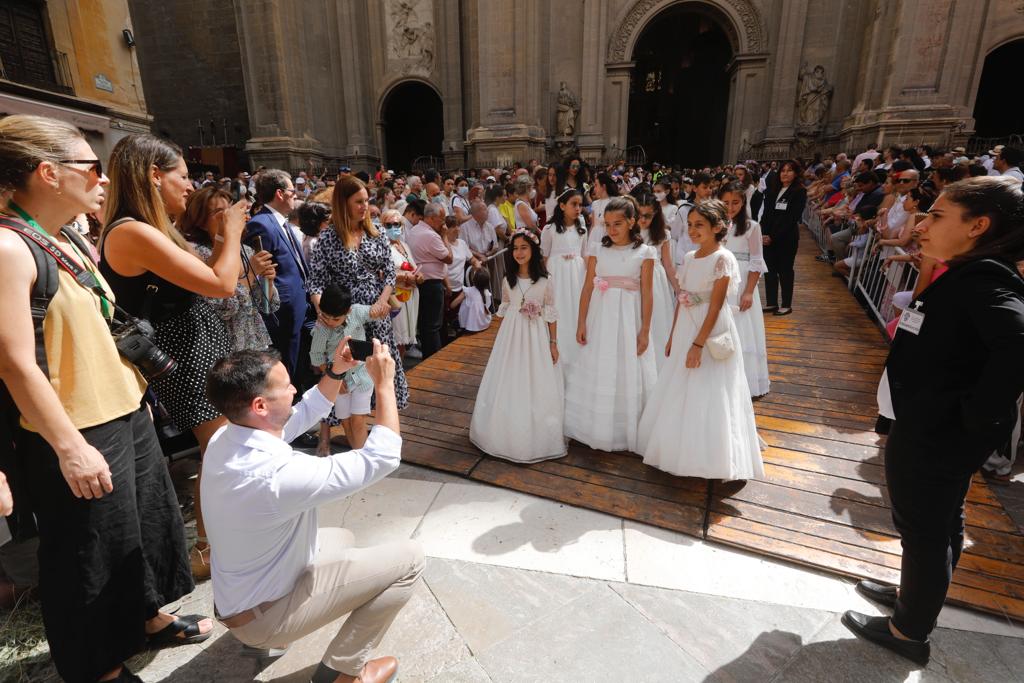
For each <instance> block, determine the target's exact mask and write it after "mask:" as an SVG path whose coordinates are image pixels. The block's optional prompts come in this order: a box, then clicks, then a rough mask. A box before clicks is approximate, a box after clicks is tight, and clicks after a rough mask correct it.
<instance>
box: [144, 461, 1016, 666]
mask: <svg viewBox="0 0 1024 683" xmlns="http://www.w3.org/2000/svg"><path fill="white" fill-rule="evenodd" d="M320 522H321V524H322V525H325V526H326V525H338V526H345V527H347V528H349V529H351V530H352V531H353V532H354V533H355V534H356V539H357V543H358V544H359V545H369V544H373V543H378V542H382V541H387V540H393V539H398V538H405V537H409V536H413V537H415V538H418V539H419V540H420V541H421V542H422V543H423V544H424V547H425V548H426V551H427V555H428V556H429V560H428V564H427V570H426V572H425V575H424V580H423V581H422V582H420V584H419V585H418V586H417V588H416V591H415V593H414V596H413V598H412V600H411V601H410V603H409V604H408V606H407V607H406V608H405V609H404V610H403V611H402V613H401V614H400V615H399V617H398V619H397V620H396V622H395V624H394V625H393V626H392V628H391V630H390V632H389V633H388V635H387V636H386V638H385V639H384V641H383V642H382V643H381V646H380V648H379V650H378V651H379V652H381V653H388V654H394V655H396V656H398V657H399V659H400V662H401V669H400V671H399V680H400V681H403V682H408V681H445V682H447V681H452V682H457V681H466V682H476V681H573V682H574V681H581V682H587V683H590V682H597V681H674V682H676V681H679V682H682V681H723V682H724V681H744V682H745V681H758V682H760V681H808V682H812V681H813V682H818V681H872V682H873V681H943V682H946V681H949V682H953V681H956V682H958V683H960V682H968V681H979V682H981V681H999V682H1003V681H1024V667H1022V666H1021V663H1022V662H1024V627H1022V626H1020V625H1017V624H1014V623H1011V622H1008V621H1005V620H1000V619H998V618H994V617H990V616H985V615H979V614H975V613H971V612H967V611H965V610H960V609H955V608H947V609H946V610H944V612H943V614H942V617H941V619H940V628H939V629H938V630H937V631H936V632H935V634H934V635H933V641H932V642H933V649H932V652H933V656H932V662H931V664H930V665H929V666H928V667H927V668H925V669H920V670H919V669H917V667H915V665H913V664H911V663H909V662H906V661H905V660H902V659H900V658H897V657H895V656H894V655H890V654H889V653H888V652H886V651H884V650H882V649H880V648H876V647H873V646H871V645H870V644H868V643H865V642H863V641H859V640H856V639H854V638H853V637H852V636H851V635H850V633H849V632H848V631H847V630H846V629H845V628H843V626H842V625H841V624H840V623H839V614H840V613H841V611H842V610H845V609H849V608H854V609H859V610H861V611H865V612H868V613H873V614H878V613H880V612H879V611H878V609H877V608H876V607H875V606H873V605H872V604H871V603H868V602H866V601H865V600H863V599H862V598H860V597H859V596H858V595H857V594H856V593H855V592H854V591H853V583H852V582H851V581H849V580H845V579H841V578H837V577H832V576H827V575H823V574H819V573H816V572H812V571H808V570H805V569H802V568H799V567H794V566H790V565H786V564H782V563H778V562H773V561H771V560H768V559H765V558H761V557H756V556H754V555H750V554H747V553H742V552H737V551H733V550H730V549H728V548H725V547H722V546H716V545H713V544H708V543H704V542H701V541H698V540H697V539H694V538H690V537H687V536H683V535H679V534H674V533H671V532H667V531H664V530H661V529H656V528H653V527H648V526H644V525H641V524H635V523H632V522H624V521H623V520H620V519H617V518H615V517H610V516H608V515H603V514H600V513H596V512H592V511H589V510H583V509H579V508H573V507H571V506H566V505H562V504H559V503H556V502H552V501H549V500H545V499H540V498H535V497H532V496H528V495H524V494H520V493H516V492H513V491H509V490H506V489H500V488H495V487H491V486H487V485H484V484H480V483H476V482H471V481H467V480H465V479H461V478H456V477H450V476H448V475H444V474H440V473H437V472H433V471H430V470H425V469H421V468H416V467H413V466H409V465H403V466H402V467H401V468H400V469H399V470H398V472H396V473H395V474H393V475H392V476H391V477H389V478H387V479H385V480H384V481H382V482H380V483H378V484H377V485H375V486H374V487H372V488H370V489H368V490H366V491H364V492H362V493H360V494H359V495H357V496H354V497H352V498H350V499H348V500H345V501H341V502H339V503H336V504H333V505H330V506H325V507H324V508H323V509H321V513H320ZM181 607H182V610H183V611H184V613H194V612H199V613H205V614H210V613H212V599H211V588H210V584H209V582H206V583H204V584H202V585H201V586H200V587H199V588H198V589H197V590H196V592H195V593H194V594H193V595H191V596H189V598H188V599H187V600H186V601H185V602H184V604H182V606H181ZM336 630H337V625H336V624H335V625H330V626H327V627H325V628H323V629H321V630H320V631H318V632H316V633H314V634H312V635H310V636H308V637H306V638H305V639H303V640H302V641H300V642H297V643H295V644H294V645H293V646H292V647H291V649H289V651H288V652H287V653H286V654H285V656H284V657H282V658H280V659H278V660H276V661H264V660H256V659H248V658H245V657H243V656H242V648H241V645H240V643H238V641H236V640H235V639H234V638H233V637H232V636H231V635H230V634H229V633H227V632H226V631H225V630H224V629H223V628H222V627H221V626H220V625H219V624H218V625H217V632H216V634H215V637H213V638H211V639H210V640H208V641H207V642H205V643H203V644H202V645H195V646H184V647H179V648H174V649H169V650H162V651H159V652H156V653H148V654H146V655H142V656H140V657H138V658H136V659H135V660H133V661H132V662H131V667H132V669H133V670H135V671H136V672H137V673H139V675H140V676H141V677H142V678H143V679H144V680H146V681H153V682H156V681H183V682H190V683H191V682H197V683H198V682H205V681H228V682H231V681H239V682H241V681H249V680H258V681H285V682H288V683H299V682H302V683H304V682H305V681H308V680H309V676H310V674H311V672H312V671H313V668H314V666H315V664H316V663H317V662H318V661H319V658H320V656H321V655H322V653H323V648H324V647H325V645H326V644H327V642H328V641H329V640H330V639H331V637H332V636H333V634H334V633H335V632H336Z"/></svg>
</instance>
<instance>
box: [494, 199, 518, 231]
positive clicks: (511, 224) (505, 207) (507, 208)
mask: <svg viewBox="0 0 1024 683" xmlns="http://www.w3.org/2000/svg"><path fill="white" fill-rule="evenodd" d="M498 212H499V213H500V214H501V217H502V218H504V219H505V222H506V223H508V229H509V230H510V231H511V230H515V229H516V208H515V206H514V205H513V204H512V202H510V201H508V200H507V199H506V200H505V202H504V203H503V204H501V206H499V207H498Z"/></svg>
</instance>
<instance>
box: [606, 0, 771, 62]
mask: <svg viewBox="0 0 1024 683" xmlns="http://www.w3.org/2000/svg"><path fill="white" fill-rule="evenodd" d="M673 4H675V2H674V1H673V0H636V2H634V3H633V6H632V7H631V8H630V10H629V12H627V13H626V16H625V17H624V18H623V20H622V22H621V23H620V24H619V27H618V28H617V29H616V30H615V32H614V33H612V35H611V37H610V38H609V39H608V54H607V61H608V62H613V63H614V62H625V61H628V60H629V59H630V57H631V56H632V55H628V54H626V48H627V46H628V45H629V42H630V39H631V38H632V37H633V35H635V34H636V33H637V32H638V31H639V30H640V28H641V27H642V26H643V25H644V24H646V23H647V20H648V19H650V18H651V16H652V15H654V14H657V13H658V12H660V11H661V10H663V9H666V8H667V7H670V6H671V5H673ZM707 4H709V5H712V6H716V7H720V8H721V9H722V11H723V12H724V13H726V14H727V15H730V16H732V15H735V16H738V17H739V19H740V21H741V22H742V24H743V25H742V27H733V26H729V27H727V30H728V32H729V33H733V34H734V35H735V28H741V29H742V31H743V36H742V38H740V39H739V46H738V51H743V52H752V53H758V52H763V51H764V49H765V43H764V33H763V29H762V28H761V15H760V14H759V13H758V11H757V8H756V7H754V5H753V3H752V2H750V0H717V1H711V0H709V1H708V2H707ZM729 8H731V10H732V11H731V12H729V11H728V9H729ZM737 38H739V37H737Z"/></svg>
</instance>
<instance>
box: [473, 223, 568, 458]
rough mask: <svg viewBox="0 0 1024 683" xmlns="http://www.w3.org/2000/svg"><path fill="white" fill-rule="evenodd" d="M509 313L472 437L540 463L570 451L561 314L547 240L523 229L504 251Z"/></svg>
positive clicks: (500, 453)
mask: <svg viewBox="0 0 1024 683" xmlns="http://www.w3.org/2000/svg"><path fill="white" fill-rule="evenodd" d="M505 253H506V257H505V264H506V265H505V279H504V280H502V283H501V302H502V303H501V306H499V307H498V315H499V316H501V317H502V318H504V320H503V321H502V323H501V327H499V328H498V335H497V337H495V340H494V348H493V350H492V351H491V356H490V358H488V360H487V367H486V368H485V369H484V376H483V379H482V380H481V381H480V389H479V391H478V392H477V396H476V403H475V405H474V406H473V417H472V419H471V421H470V424H469V439H470V441H472V442H473V443H474V444H475V445H476V446H477V448H479V449H480V450H482V451H484V452H485V453H487V454H488V455H493V456H495V457H498V458H505V459H506V460H512V461H515V462H537V461H539V460H548V459H550V458H560V457H562V456H563V455H565V452H566V444H565V437H564V436H563V434H562V415H563V411H564V399H563V385H562V366H561V364H560V363H559V362H558V361H559V355H558V341H557V340H558V329H557V328H558V323H557V321H558V313H557V310H556V309H555V298H554V290H553V289H552V287H551V281H550V280H549V279H548V277H547V270H546V269H545V268H544V260H543V257H542V256H541V251H540V239H539V238H538V237H537V235H535V234H534V233H532V232H530V231H529V230H517V231H516V232H515V233H513V235H512V239H511V240H510V241H509V249H508V251H506V252H505Z"/></svg>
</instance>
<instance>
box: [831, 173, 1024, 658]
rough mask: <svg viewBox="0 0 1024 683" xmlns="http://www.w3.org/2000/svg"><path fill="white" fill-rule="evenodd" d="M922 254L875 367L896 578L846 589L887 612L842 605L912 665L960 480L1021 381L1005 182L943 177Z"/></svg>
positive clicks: (926, 652)
mask: <svg viewBox="0 0 1024 683" xmlns="http://www.w3.org/2000/svg"><path fill="white" fill-rule="evenodd" d="M917 230H918V232H919V233H920V237H919V241H920V244H921V253H922V254H923V255H924V256H928V257H931V258H934V259H937V260H939V261H943V262H946V263H948V264H949V270H948V271H947V272H946V273H945V274H944V275H943V276H942V277H940V278H938V279H937V280H935V281H934V282H932V283H931V284H930V285H928V286H927V287H926V288H925V289H924V291H922V292H921V293H920V294H918V295H917V296H916V297H915V299H914V301H913V302H912V303H911V304H910V307H909V308H908V309H907V310H905V311H904V313H903V316H902V317H901V319H900V322H899V326H898V328H897V331H896V336H895V338H894V339H893V343H892V349H891V350H890V352H889V358H888V360H887V361H886V374H887V375H888V381H889V387H890V390H891V393H892V407H893V411H894V414H895V417H896V419H895V421H894V422H893V423H892V427H891V428H890V432H889V436H888V439H887V441H886V445H885V479H886V484H887V486H888V490H889V497H890V499H891V505H892V517H893V523H894V524H895V526H896V529H897V531H899V533H900V537H901V541H902V545H903V562H902V566H901V571H900V585H899V587H898V588H897V587H895V586H885V585H881V584H877V583H874V582H871V581H861V582H860V583H859V584H858V586H857V589H858V591H860V592H861V593H862V594H864V595H865V596H867V597H869V598H871V599H872V600H875V601H876V602H879V603H882V604H885V605H889V606H893V607H894V608H895V611H894V613H893V615H892V617H891V618H889V617H870V616H867V615H864V614H858V613H857V612H846V613H845V614H844V615H843V623H844V624H845V625H846V627H847V628H849V629H850V630H852V631H853V632H854V633H856V634H857V635H859V636H861V637H863V638H866V639H868V640H871V641H873V642H875V643H877V644H879V645H881V646H883V647H886V648H888V649H890V650H892V651H894V652H896V653H897V654H899V655H902V656H904V657H906V658H908V659H910V660H912V661H914V662H917V663H919V664H922V665H923V664H925V663H927V661H928V658H929V656H930V644H929V642H928V635H929V634H930V633H931V631H932V629H934V628H935V623H936V620H937V619H938V617H939V612H940V611H941V610H942V604H943V602H944V601H945V599H946V592H947V591H948V589H949V583H950V578H951V576H952V574H953V571H954V570H955V569H956V566H957V563H958V561H959V559H960V553H961V551H962V549H963V544H964V498H965V496H966V494H967V490H968V488H969V487H970V485H971V477H972V476H973V475H974V473H975V472H977V471H978V469H979V468H980V467H981V466H982V464H983V463H984V462H985V460H986V459H987V458H988V456H989V455H990V454H991V453H992V452H993V450H995V449H996V448H999V447H1000V446H1001V445H1002V444H1003V443H1004V442H1005V441H1006V440H1007V439H1008V438H1009V436H1010V432H1011V430H1012V429H1013V427H1014V425H1015V423H1016V421H1017V416H1018V411H1017V397H1018V396H1019V395H1020V393H1021V387H1022V386H1024V354H1022V353H1021V340H1022V339H1024V279H1022V278H1021V275H1020V273H1019V272H1018V270H1017V263H1018V262H1019V261H1021V260H1022V259H1024V195H1022V193H1021V184H1020V183H1019V182H1017V181H1015V180H1013V179H1011V178H1005V177H1002V178H1001V177H995V176H986V177H979V178H971V179H970V180H962V181H960V182H956V183H952V184H950V185H949V186H947V187H946V188H945V190H944V191H943V193H942V194H941V195H940V196H939V198H938V199H937V200H936V201H935V203H934V204H933V205H932V208H931V210H930V211H929V213H928V217H927V218H926V219H925V220H923V221H922V222H921V223H919V224H918V225H917Z"/></svg>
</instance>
